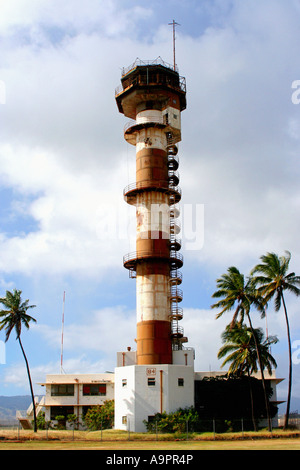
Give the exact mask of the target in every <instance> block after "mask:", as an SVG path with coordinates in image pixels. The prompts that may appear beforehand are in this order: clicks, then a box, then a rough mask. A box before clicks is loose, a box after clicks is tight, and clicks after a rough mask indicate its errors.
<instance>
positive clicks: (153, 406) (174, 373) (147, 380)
mask: <svg viewBox="0 0 300 470" xmlns="http://www.w3.org/2000/svg"><path fill="white" fill-rule="evenodd" d="M173 362H176V363H173V364H155V365H139V366H137V365H128V366H122V367H116V369H115V429H123V430H128V429H129V430H130V431H132V432H145V431H146V426H145V424H144V422H143V421H144V420H146V421H148V419H149V417H150V419H151V417H152V416H154V415H155V414H156V413H162V412H164V411H165V412H167V413H170V412H173V411H176V410H177V409H178V408H188V407H191V406H194V351H193V350H182V351H173Z"/></svg>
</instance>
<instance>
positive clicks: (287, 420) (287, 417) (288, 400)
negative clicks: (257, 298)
mask: <svg viewBox="0 0 300 470" xmlns="http://www.w3.org/2000/svg"><path fill="white" fill-rule="evenodd" d="M280 295H281V300H282V303H283V308H284V316H285V322H286V329H287V337H288V349H289V382H288V397H287V403H286V413H285V420H284V429H287V427H288V425H289V416H290V404H291V393H292V346H291V334H290V325H289V319H288V315H287V309H286V305H285V300H284V296H283V292H282V290H281V291H280Z"/></svg>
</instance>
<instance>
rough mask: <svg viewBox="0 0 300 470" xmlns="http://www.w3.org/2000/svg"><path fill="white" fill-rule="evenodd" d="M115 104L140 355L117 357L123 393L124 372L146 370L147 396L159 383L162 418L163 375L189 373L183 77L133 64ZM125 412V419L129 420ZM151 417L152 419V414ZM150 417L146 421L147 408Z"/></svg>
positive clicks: (157, 65)
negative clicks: (129, 158)
mask: <svg viewBox="0 0 300 470" xmlns="http://www.w3.org/2000/svg"><path fill="white" fill-rule="evenodd" d="M116 102H117V106H118V109H119V111H120V113H123V114H124V115H125V116H126V117H127V118H129V119H130V121H129V122H128V123H127V124H126V125H125V129H124V137H125V140H126V141H127V142H128V143H129V144H132V145H134V146H135V147H136V181H135V182H133V183H132V184H130V185H129V186H127V187H126V188H125V189H124V198H125V201H126V202H127V203H128V204H131V205H134V206H135V207H136V251H135V252H133V253H129V254H127V255H125V256H124V259H123V264H124V267H125V268H126V269H127V270H128V272H129V276H130V277H131V278H135V279H136V310H137V311H136V314H137V333H136V345H137V350H136V352H133V351H127V352H126V353H122V360H121V359H119V361H118V366H120V369H121V371H120V373H121V375H122V374H123V376H124V377H123V379H122V380H123V382H122V383H123V387H122V388H123V390H124V389H125V388H127V387H128V382H127V379H126V377H125V375H126V374H125V368H126V367H133V366H135V367H137V368H138V369H136V370H138V371H139V372H138V375H139V373H140V372H141V371H142V370H145V371H146V372H145V373H146V377H147V379H151V380H150V383H151V384H152V385H150V387H152V388H151V390H152V391H153V390H154V387H155V386H156V385H157V386H158V388H159V394H160V397H161V398H160V405H159V406H158V409H157V411H156V412H159V411H162V410H163V409H166V408H168V406H166V405H167V402H169V397H167V396H165V398H164V400H163V398H162V397H163V396H164V393H165V392H166V383H167V382H166V380H165V385H164V388H163V384H162V383H161V382H162V381H163V373H165V374H167V376H168V377H169V376H170V370H171V369H170V368H168V367H167V366H171V365H174V366H176V365H178V366H181V367H182V366H186V367H191V364H190V363H191V354H190V353H191V351H190V350H189V349H187V348H185V347H184V346H183V344H184V343H186V342H187V338H186V337H185V335H184V331H183V328H182V326H181V325H180V320H182V317H183V311H182V308H181V307H180V306H179V305H180V302H181V301H182V296H183V294H182V290H181V288H180V285H181V282H182V274H181V271H180V268H181V267H182V265H183V257H182V254H181V253H180V248H181V240H180V223H179V221H178V217H179V215H180V212H179V208H178V203H179V201H180V200H181V189H180V187H179V173H178V167H179V158H178V147H177V145H176V144H177V143H178V142H180V140H181V112H182V111H183V110H184V109H185V108H186V83H185V78H184V77H180V76H179V73H178V71H177V70H176V67H173V66H171V65H169V64H166V63H165V62H164V61H162V59H160V58H159V59H156V60H155V61H152V62H144V61H141V60H139V59H137V60H136V61H135V62H134V64H132V65H131V66H130V67H128V68H126V69H123V73H122V77H121V87H119V88H118V89H117V90H116ZM119 354H121V353H119ZM188 356H189V359H188ZM120 357H121V356H120ZM178 362H179V364H178ZM160 365H161V366H162V365H163V366H164V367H166V369H165V370H163V369H162V368H161V367H160ZM142 366H143V367H142ZM122 368H123V370H122ZM117 369H118V368H117ZM147 371H148V372H147ZM157 371H159V373H157ZM116 372H117V371H116ZM151 372H152V375H151ZM117 377H118V373H117V375H116V379H117ZM178 378H179V379H182V380H180V383H181V385H180V387H184V385H182V383H183V384H184V378H183V377H178ZM148 381H149V380H147V381H146V383H147V384H148ZM125 383H126V387H125ZM116 387H117V382H116ZM191 388H193V385H192V386H191ZM181 391H182V390H181ZM132 392H133V393H134V394H136V392H137V391H136V390H133V389H132ZM140 392H141V391H140ZM150 395H151V394H150ZM116 396H117V394H116ZM126 400H128V398H127V399H126ZM150 401H151V399H150ZM171 401H172V400H171ZM179 401H180V400H179ZM192 404H193V403H192ZM192 404H191V405H192ZM183 405H184V403H183V404H182V405H180V406H183ZM191 405H190V406H191ZM185 406H187V405H185ZM121 408H122V407H121ZM150 408H151V407H150ZM117 411H118V404H117V403H116V412H117ZM125 411H126V410H123V411H122V413H123V414H122V417H123V418H124V416H131V415H130V413H127V414H126V415H125V414H124V413H125ZM127 411H128V410H127ZM131 411H132V410H131ZM150 411H151V410H150ZM152 412H153V414H155V409H153V410H152ZM147 413H148V415H147V416H150V415H149V410H148V411H147ZM147 416H144V417H143V419H147ZM125 421H126V422H127V419H125V418H124V419H123V424H126V423H125ZM131 421H134V422H136V423H137V422H138V419H136V418H134V419H133V416H131ZM119 424H120V423H119ZM116 425H117V423H116ZM127 425H128V423H127ZM117 427H118V428H120V425H118V426H117ZM123 428H124V426H123ZM133 428H135V429H136V426H134V425H133V423H132V424H131V429H132V430H133ZM136 430H137V429H136Z"/></svg>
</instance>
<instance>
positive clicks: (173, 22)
mask: <svg viewBox="0 0 300 470" xmlns="http://www.w3.org/2000/svg"><path fill="white" fill-rule="evenodd" d="M169 25H171V26H173V62H174V70H176V57H175V55H176V54H175V39H176V35H175V28H176V26H180V24H179V23H176V21H175V20H173V21H172V23H169Z"/></svg>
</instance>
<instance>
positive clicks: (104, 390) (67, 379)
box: [40, 373, 114, 423]
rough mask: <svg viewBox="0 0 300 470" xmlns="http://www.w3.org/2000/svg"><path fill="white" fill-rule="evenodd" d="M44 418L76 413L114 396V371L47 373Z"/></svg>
mask: <svg viewBox="0 0 300 470" xmlns="http://www.w3.org/2000/svg"><path fill="white" fill-rule="evenodd" d="M40 385H42V386H45V388H46V393H45V401H44V409H45V420H46V421H52V422H55V418H56V416H58V415H64V416H67V415H68V414H75V415H77V417H78V419H79V422H80V423H81V422H82V417H83V416H84V414H85V413H86V411H87V410H88V409H89V408H90V407H91V406H95V405H103V403H104V402H105V401H106V400H113V399H114V374H111V373H106V374H53V375H47V376H46V382H44V383H42V384H40Z"/></svg>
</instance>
